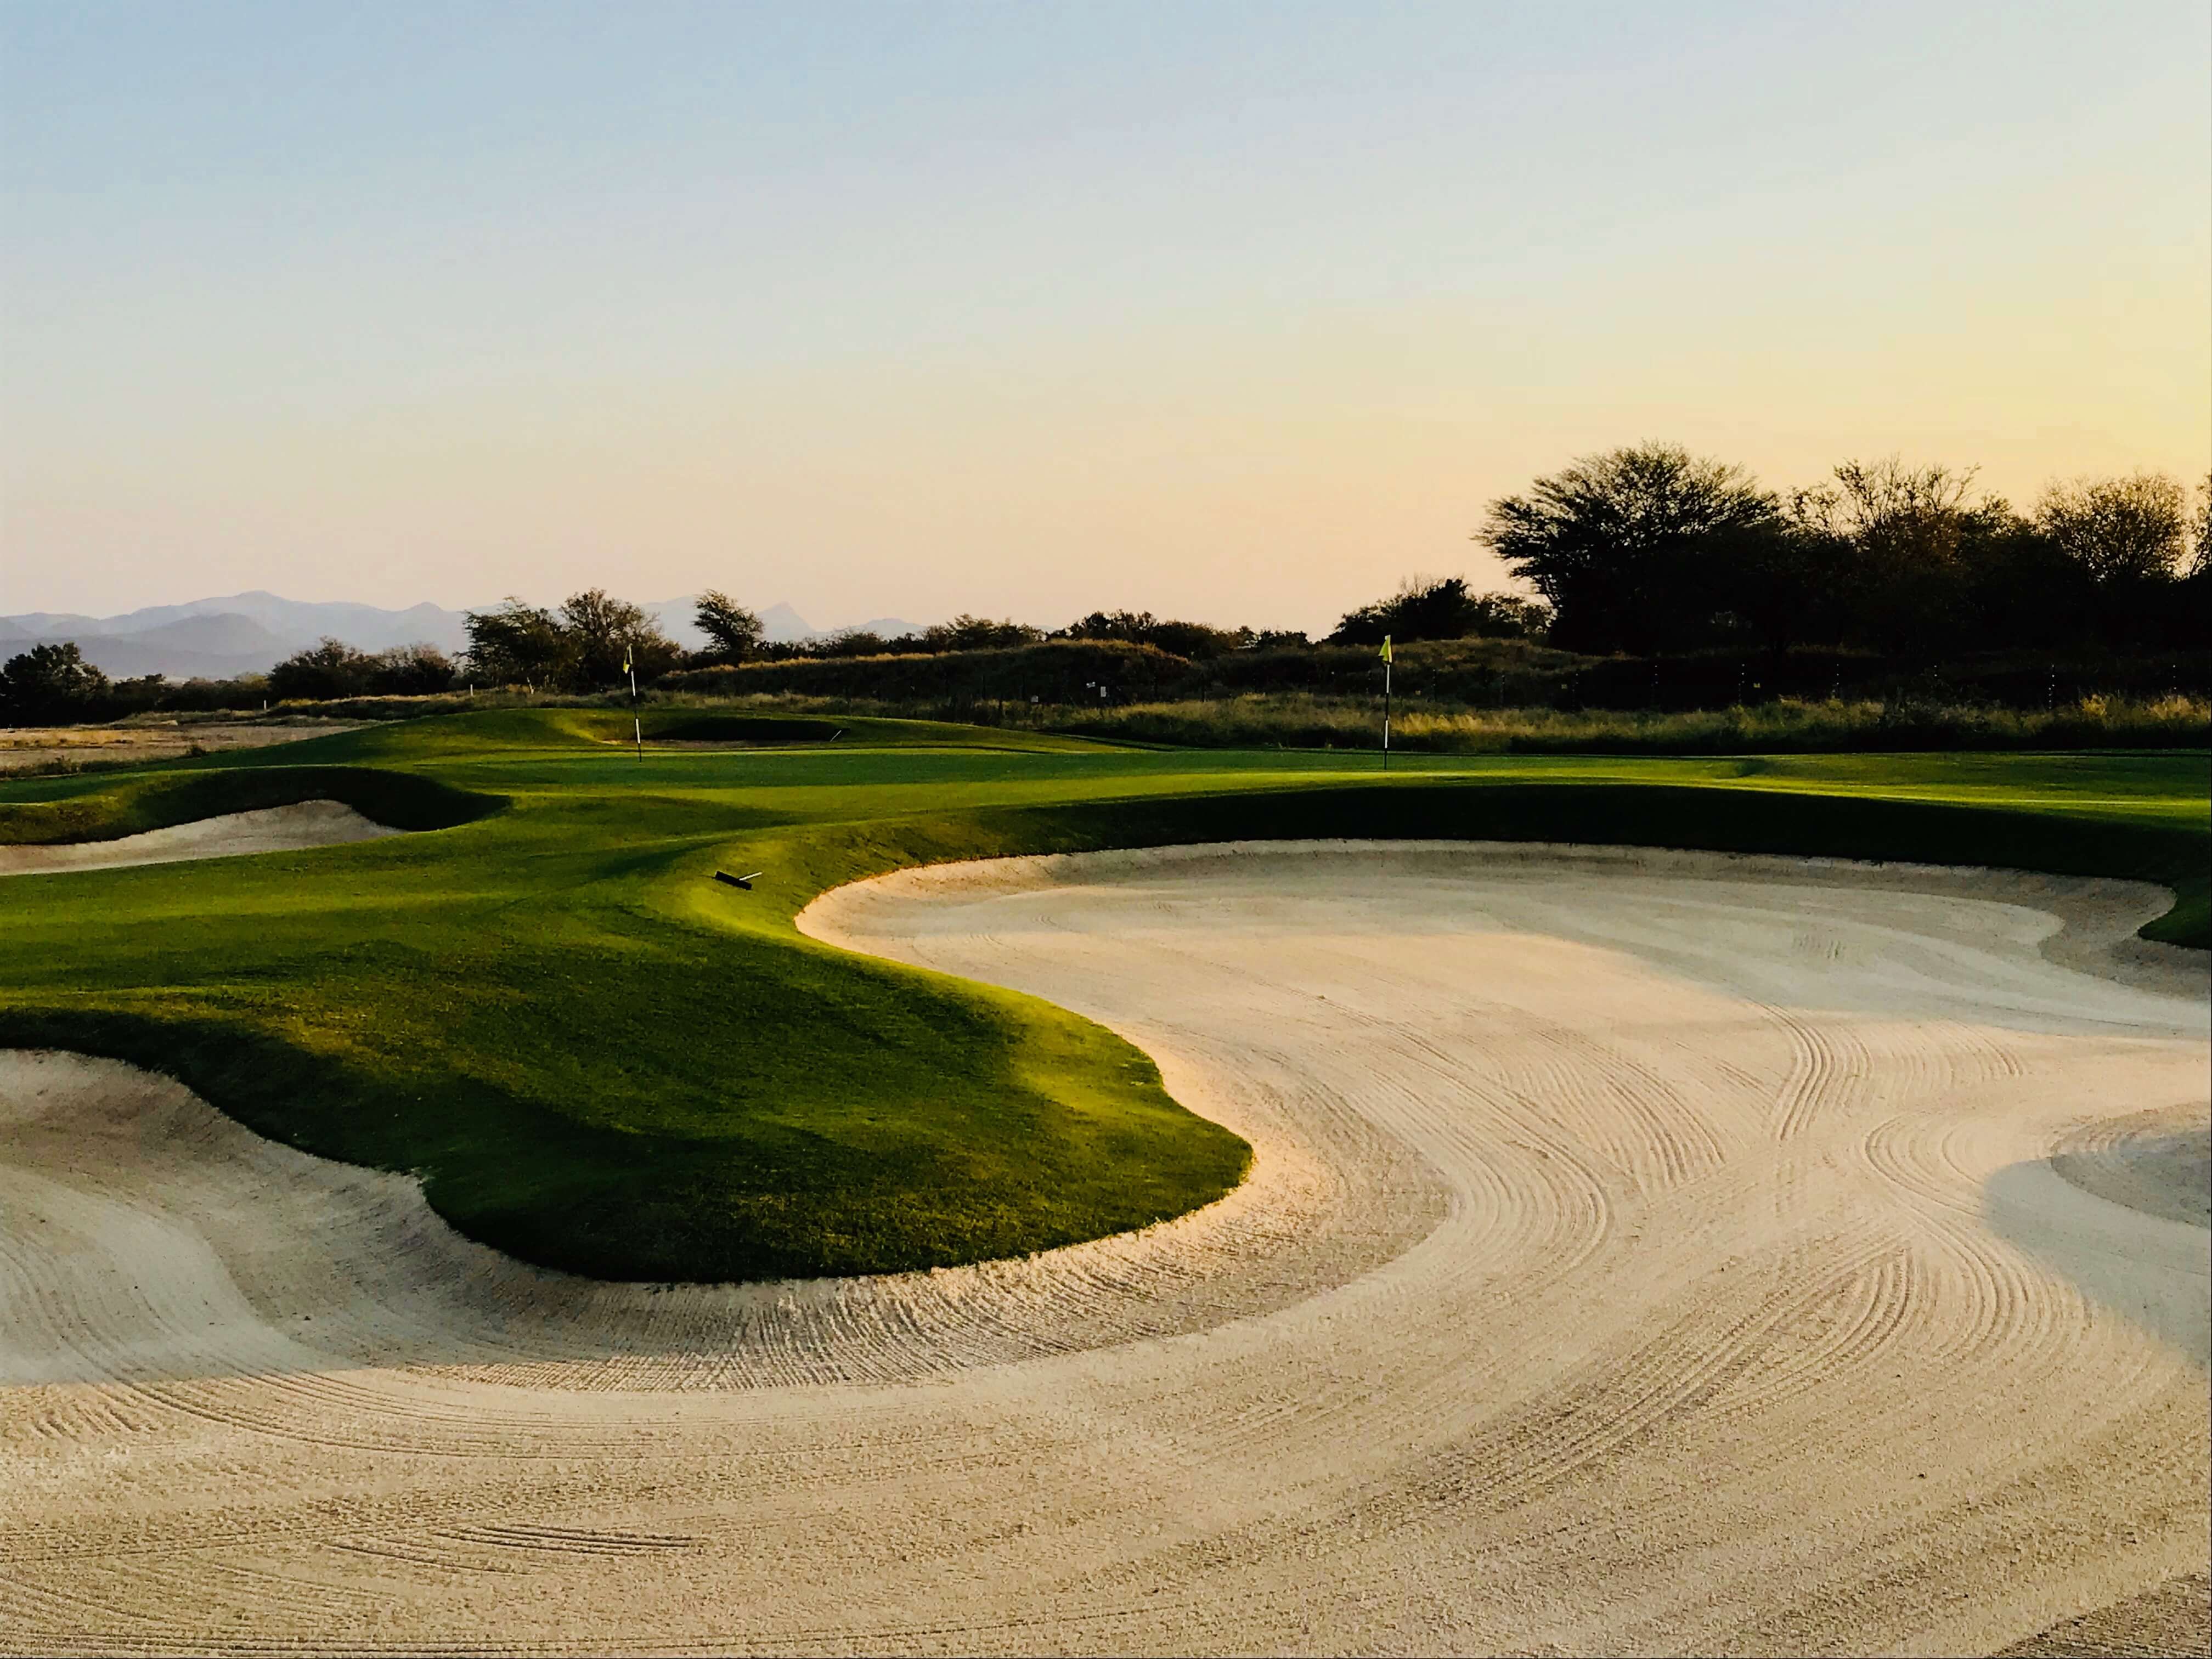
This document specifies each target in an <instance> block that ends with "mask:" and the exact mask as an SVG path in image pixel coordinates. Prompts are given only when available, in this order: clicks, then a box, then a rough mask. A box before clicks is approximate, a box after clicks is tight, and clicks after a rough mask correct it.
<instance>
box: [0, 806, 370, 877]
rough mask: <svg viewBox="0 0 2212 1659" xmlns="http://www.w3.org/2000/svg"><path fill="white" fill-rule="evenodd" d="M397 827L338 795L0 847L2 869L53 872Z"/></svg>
mask: <svg viewBox="0 0 2212 1659" xmlns="http://www.w3.org/2000/svg"><path fill="white" fill-rule="evenodd" d="M401 833H402V832H401V831H399V830H398V829H386V827H385V826H384V825H382V824H380V823H377V822H376V821H375V820H374V818H367V817H362V815H361V814H360V813H358V812H356V811H354V810H353V808H352V807H350V806H348V805H345V804H344V803H343V802H342V801H335V800H303V801H301V802H299V803H298V804H297V805H291V806H264V807H263V808H261V809H259V810H258V811H252V812H226V813H224V814H223V815H222V817H212V818H198V819H195V820H194V821H193V822H192V823H178V824H172V825H171V826H170V827H169V828H167V829H149V830H147V831H145V832H144V833H143V835H137V836H121V837H120V838H118V839H117V840H114V841H73V842H60V843H58V844H57V845H53V846H47V847H0V876H46V875H58V874H61V873H63V872H66V871H70V870H114V869H120V868H122V867H124V866H129V865H134V864H176V863H181V862H183V861H184V860H187V859H217V858H232V857H235V856H236V855H238V854H241V853H297V852H301V851H303V850H305V849H306V848H311V847H337V846H342V845H343V844H345V843H347V842H356V841H378V840H381V839H382V838H383V837H384V836H397V835H399V834H401Z"/></svg>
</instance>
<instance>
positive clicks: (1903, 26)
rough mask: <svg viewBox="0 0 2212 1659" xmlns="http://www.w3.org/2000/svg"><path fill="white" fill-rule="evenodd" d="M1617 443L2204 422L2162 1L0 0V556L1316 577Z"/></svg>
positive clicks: (479, 590)
mask: <svg viewBox="0 0 2212 1659" xmlns="http://www.w3.org/2000/svg"><path fill="white" fill-rule="evenodd" d="M1648 438H1657V439H1666V440H1671V441H1678V442H1680V443H1683V444H1686V445H1687V446H1689V447H1691V448H1692V449H1693V450H1697V451H1699V452H1700V453H1713V454H1717V455H1720V456H1723V457H1724V458H1726V459H1730V460H1734V461H1736V462H1739V463H1741V464H1742V465H1745V466H1747V467H1749V468H1750V469H1752V470H1753V471H1754V472H1756V473H1757V474H1758V475H1759V477H1761V478H1762V479H1764V480H1765V481H1766V482H1768V483H1772V484H1775V485H1778V486H1780V485H1788V484H1793V483H1810V482H1812V481H1814V479H1816V478H1818V477H1820V476H1821V475H1823V474H1824V473H1825V472H1826V471H1827V469H1828V468H1830V467H1831V466H1832V465H1834V464H1835V463H1837V462H1838V461H1840V460H1843V459H1849V458H1853V457H1866V458H1872V457H1876V456H1881V455H1887V454H1891V453H1896V454H1900V455H1902V456H1903V457H1904V458H1905V459H1908V460H1913V461H1936V460H1940V461H1944V462H1948V463H1951V464H1954V465H1978V466H1979V467H1980V468H1981V472H1980V475H1979V480H1980V483H1982V484H1983V485H1984V487H1986V488H1987V489H1990V490H1991V491H1994V492H1995V493H1998V494H2002V495H2006V496H2008V497H2009V498H2011V499H2012V500H2014V501H2015V502H2026V501H2031V500H2032V499H2033V496H2034V495H2036V494H2037V493H2038V492H2039V489H2041V488H2042V486H2043V485H2044V483H2045V482H2046V481H2047V480H2049V479H2050V478H2051V477H2057V476H2065V477H2072V476H2077V475H2081V474H2093V473H2112V472H2124V471H2134V470H2136V469H2138V468H2150V469H2154V470H2159V471H2166V472H2168V473H2170V474H2172V475H2173V476H2175V477H2180V478H2183V479H2185V480H2186V481H2191V482H2193V481H2195V480H2196V479H2197V478H2198V477H2201V476H2202V475H2203V473H2204V471H2205V470H2206V468H2207V466H2208V465H2212V461H2209V460H2208V457H2212V15H2208V12H2207V9H2206V8H2205V7H2204V6H2203V3H2202V0H2108V3H2105V4H2100V5H2098V6H2088V5H2070V6H2021V5H2019V4H2017V3H2002V4H2000V3H1986V4H1984V3H1958V4H1942V3H1929V0H1917V3H1913V4H1897V3H1888V0H1851V3H1838V4H1800V3H1790V0H1759V3H1748V0H1746V3H1735V0H1730V3H1706V4H1697V3H1686V4H1674V5H1669V6H1666V7H1654V6H1650V5H1648V4H1640V3H1638V4H1609V3H1608V4H1589V3H1577V0H1560V3H1547V4H1544V5H1538V6H1531V5H1528V4H1525V3H1513V4H1488V3H1477V0H1454V3H1447V4H1439V5H1423V4H1402V5H1391V4H1386V3H1378V0H1346V3H1338V4H1332V5H1315V4H1306V3H1298V0H1276V3H1271V4H1265V5H1261V4H1250V5H1246V4H1231V3H1206V0H1176V3H1170V4H1162V5H1157V6H1155V5H1147V4H1142V3H1138V0H1116V3H1100V4H1090V5H1060V4H1054V3H1048V0H1024V3H1018V4H1008V5H987V4H977V3H954V0H944V3H928V4H924V3H882V4H875V5H866V6H848V5H840V4H834V3H824V0H808V3H805V4H799V3H792V0H786V3H781V4H774V5H769V4H759V5H739V4H735V3H714V4H704V5H687V4H668V3H653V0H624V3H622V4H614V3H601V4H594V5H564V4H559V3H553V0H538V3H532V4H526V5H523V4H505V5H501V4H470V3H459V4H453V3H440V4H435V5H418V4H410V3H404V0H386V3H381V4H379V5H376V6H372V7H341V6H331V5H322V6H315V5H310V6H301V5H297V4H292V3H286V4H282V5H274V6H266V7H258V6H234V5H213V4H197V5H195V4H190V3H184V4H173V5H171V4H153V3H142V4H136V5H110V4H101V3H93V0H68V3H55V4H45V3H34V0H8V3H6V4H5V5H4V6H0V612H20V611H31V610H43V611H89V612H93V613H95V614H107V613H110V612H113V611H123V610H128V609H131V608H135V607H137V606H139V605H152V604H163V603H175V602H181V601H185V600H188V599H197V598H201V597H204V596H207V595H210V594H217V593H227V592H237V591H240V590H242V589H247V588H256V587H262V588H268V589H271V590H273V591H275V592H279V593H282V594H284V595H285V596H287V597H289V598H295V599H356V600H362V601H366V602H368V603H371V604H376V605H411V604H414V603H416V602H418V601H421V600H424V599H428V600H432V601H435V602H436V603H439V604H441V605H471V604H478V603H484V602H487V601H489V600H490V599H495V598H497V597H498V596H500V595H502V594H505V593H508V592H518V593H521V594H524V595H526V596H528V597H531V598H533V599H557V598H558V597H560V596H561V595H562V594H564V593H566V592H570V591H572V590H574V588H577V587H580V586H592V585H599V586H606V587H609V588H611V589H612V590H613V591H615V592H618V593H622V594H625V595H628V596H629V597H632V598H635V599H662V598H666V597H669V596H671V595H675V594H680V593H688V592H694V591H696V590H697V589H699V588H702V587H708V586H713V587H720V588H723V589H726V590H727V591H728V592H731V593H732V594H733V595H735V596H737V597H738V598H739V599H742V600H745V601H747V602H750V603H752V604H755V605H757V606H763V607H764V606H766V605H769V604H772V603H775V602H777V601H787V602H789V603H790V604H792V605H794V606H795V607H796V608H797V609H798V610H799V611H800V612H801V613H802V614H803V615H805V617H808V618H809V619H810V620H811V621H813V622H815V623H817V624H822V625H829V624H836V623H848V622H854V621H858V620H860V619H862V618H866V617H879V616H887V615H888V616H897V617H904V618H907V619H908V620H912V621H916V622H924V623H927V622H930V621H933V620H937V619H939V618H942V617H946V616H949V615H951V614H954V613H956V612H960V611H972V612H977V613H981V614H987V615H991V616H1011V617H1015V618H1018V619H1019V620H1022V621H1027V622H1034V623H1042V624H1045V625H1056V624H1059V623H1064V622H1066V621H1067V620H1069V619H1071V618H1073V617H1076V616H1078V615H1079V614H1081V613H1083V612H1085V611H1091V610H1094V609H1099V608H1106V609H1114V608H1121V607H1127V608H1132V609H1141V610H1151V611H1156V612H1158V613H1160V614H1162V615H1173V616H1181V617H1191V618H1194V619H1197V620H1203V621H1210V622H1214V623H1224V624H1232V623H1249V624H1251V625H1255V626H1266V627H1299V628H1310V629H1311V628H1321V627H1325V626H1326V625H1328V623H1331V622H1332V621H1333V620H1334V617H1336V616H1337V615H1338V614H1339V613H1340V612H1341V611H1344V610H1346V609H1347V608H1349V607H1351V606H1352V605H1357V604H1359V603H1362V602H1364V601H1366V600H1368V599H1372V598H1375V597H1376V596H1377V595H1379V594H1381V593H1383V592H1387V591H1389V589H1390V588H1392V587H1394V586H1395V585H1396V584H1397V582H1398V580H1400V579H1401V577H1402V576H1404V575H1406V574H1409V573H1413V572H1416V571H1419V572H1425V573H1436V574H1454V573H1461V574H1467V575H1468V576H1469V577H1470V578H1471V579H1473V580H1474V581H1475V582H1476V584H1477V585H1478V586H1500V585H1503V580H1504V579H1503V573H1502V572H1501V571H1500V569H1499V568H1498V566H1497V564H1496V563H1495V562H1494V561H1493V560H1492V558H1491V557H1490V556H1489V555H1488V554H1486V552H1485V551H1484V550H1482V549H1481V548H1480V547H1479V546H1478V545H1477V544H1474V542H1473V541H1472V540H1471V539H1470V536H1471V532H1473V531H1474V528H1475V527H1476V526H1478V525H1479V524H1480V521H1481V518H1482V513H1483V508H1484V505H1485V503H1486V502H1487V501H1490V500H1492V499H1493V498H1494V497H1496V496H1498V495H1502V494H1504V493H1506V492H1509V491H1512V490H1516V489H1522V488H1524V487H1525V486H1526V484H1527V483H1528V481H1529V480H1530V479H1531V478H1533V477H1536V476H1538V475H1539V474H1541V473H1544V472H1547V471H1552V470H1554V469H1556V468H1558V467H1559V466H1561V465H1565V464H1566V463H1567V462H1569V461H1571V460H1572V459H1574V458H1576V457H1577V456H1580V455H1583V454H1587V453H1593V452H1595V451H1600V450H1603V449H1606V448H1609V447H1614V446H1616V445H1620V444H1623V443H1629V442H1634V441H1639V440H1643V439H1648Z"/></svg>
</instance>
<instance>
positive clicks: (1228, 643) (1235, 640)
mask: <svg viewBox="0 0 2212 1659" xmlns="http://www.w3.org/2000/svg"><path fill="white" fill-rule="evenodd" d="M1252 637H1253V635H1252V632H1251V630H1250V629H1229V628H1214V627H1211V626H1209V625H1208V624H1206V623H1192V622H1163V621H1161V620H1160V618H1158V617H1155V616H1154V615H1153V614H1152V612H1151V611H1092V612H1091V614H1090V615H1089V616H1087V617H1079V618H1078V619H1077V620H1076V621H1074V622H1072V623H1069V624H1068V625H1067V626H1066V628H1063V629H1060V632H1059V633H1058V634H1056V635H1054V638H1055V639H1063V640H1119V641H1122V642H1124V643H1125V644H1128V645H1149V646H1152V647H1154V648H1155V649H1157V650H1160V651H1164V652H1166V653H1168V654H1169V655H1170V656H1173V657H1188V658H1190V659H1194V660H1196V659H1205V658H1208V657H1218V656H1220V655H1221V654H1222V653H1224V652H1227V651H1237V650H1241V649H1243V647H1245V646H1246V645H1247V644H1248V643H1249V641H1251V639H1252Z"/></svg>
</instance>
